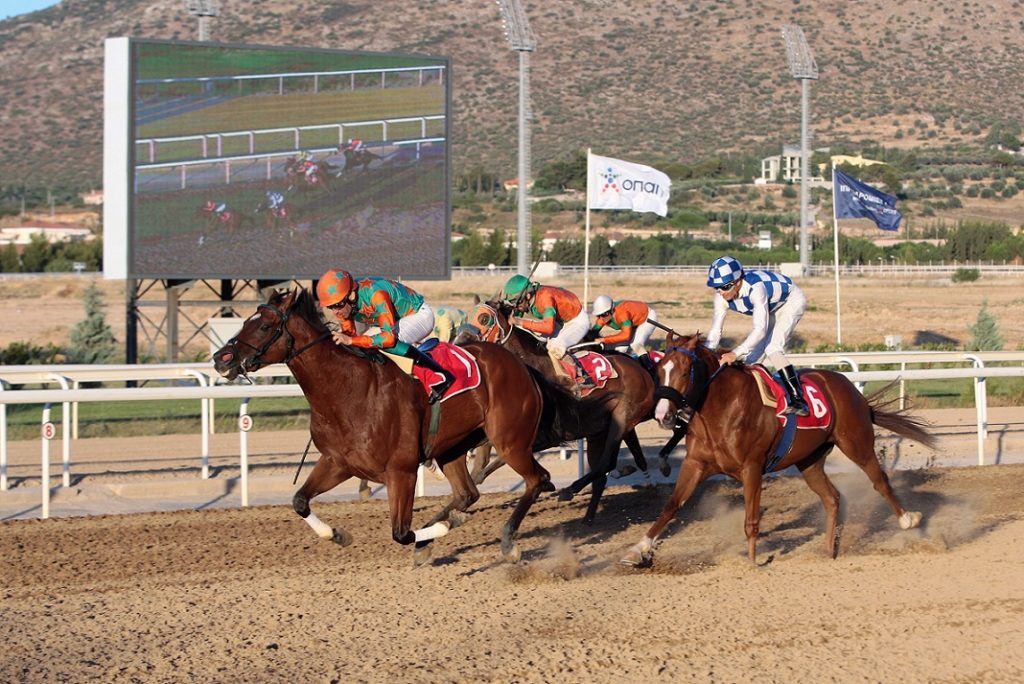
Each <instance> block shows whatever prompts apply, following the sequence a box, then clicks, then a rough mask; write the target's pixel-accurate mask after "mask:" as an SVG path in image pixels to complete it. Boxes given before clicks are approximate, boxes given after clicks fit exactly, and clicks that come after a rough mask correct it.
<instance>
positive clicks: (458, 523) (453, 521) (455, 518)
mask: <svg viewBox="0 0 1024 684" xmlns="http://www.w3.org/2000/svg"><path fill="white" fill-rule="evenodd" d="M467 520H469V516H468V515H467V514H465V513H463V512H462V511H452V512H451V513H449V514H448V524H449V525H450V526H451V529H453V530H454V529H455V528H456V527H462V526H463V525H464V524H466V521H467Z"/></svg>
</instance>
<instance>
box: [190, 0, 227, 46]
mask: <svg viewBox="0 0 1024 684" xmlns="http://www.w3.org/2000/svg"><path fill="white" fill-rule="evenodd" d="M185 9H187V10H188V13H189V14H191V15H192V16H194V17H199V41H200V42H206V41H208V40H210V24H209V21H210V17H216V16H219V15H220V8H219V7H218V6H217V0H185Z"/></svg>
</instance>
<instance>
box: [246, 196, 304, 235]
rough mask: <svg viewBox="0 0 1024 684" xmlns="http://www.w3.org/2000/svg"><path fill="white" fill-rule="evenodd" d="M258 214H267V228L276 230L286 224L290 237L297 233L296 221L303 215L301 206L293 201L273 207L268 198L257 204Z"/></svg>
mask: <svg viewBox="0 0 1024 684" xmlns="http://www.w3.org/2000/svg"><path fill="white" fill-rule="evenodd" d="M255 213H256V214H263V215H264V216H266V222H267V223H266V226H267V230H270V231H273V232H276V231H277V229H278V228H280V227H282V226H284V227H286V228H288V235H289V237H294V235H295V222H296V221H297V220H298V218H299V216H300V215H301V211H300V210H299V208H298V207H297V206H296V205H294V204H292V203H291V202H284V203H283V204H281V205H280V206H277V207H271V206H270V203H269V201H268V200H263V201H262V202H260V203H259V204H258V205H257V206H256V212H255Z"/></svg>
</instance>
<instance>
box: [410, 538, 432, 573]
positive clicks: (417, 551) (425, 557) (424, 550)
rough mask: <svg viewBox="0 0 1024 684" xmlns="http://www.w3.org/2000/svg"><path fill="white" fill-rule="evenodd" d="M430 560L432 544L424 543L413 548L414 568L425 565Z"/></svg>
mask: <svg viewBox="0 0 1024 684" xmlns="http://www.w3.org/2000/svg"><path fill="white" fill-rule="evenodd" d="M429 561H430V544H424V545H423V546H417V547H416V548H414V549H413V550H412V566H413V567H414V568H420V567H423V566H424V565H425V564H426V563H427V562H429Z"/></svg>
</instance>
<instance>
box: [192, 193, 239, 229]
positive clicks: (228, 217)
mask: <svg viewBox="0 0 1024 684" xmlns="http://www.w3.org/2000/svg"><path fill="white" fill-rule="evenodd" d="M218 206H219V205H218V204H217V203H216V202H214V201H212V200H211V201H209V202H206V203H205V204H203V205H202V206H200V207H199V208H198V209H196V216H198V217H200V218H205V219H206V223H207V226H206V228H207V230H208V231H210V232H218V231H224V232H226V233H227V234H228V235H231V234H232V233H234V232H235V231H237V230H239V229H240V228H242V227H243V226H244V225H245V224H246V223H247V222H248V220H249V218H248V217H247V216H243V215H242V213H241V212H239V211H238V210H237V209H231V208H230V207H225V208H224V209H223V210H221V211H218V210H217V208H218Z"/></svg>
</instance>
